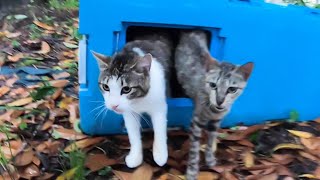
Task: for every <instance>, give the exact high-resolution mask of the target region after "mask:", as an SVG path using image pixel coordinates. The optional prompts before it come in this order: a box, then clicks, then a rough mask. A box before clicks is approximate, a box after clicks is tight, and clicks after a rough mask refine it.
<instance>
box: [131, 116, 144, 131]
mask: <svg viewBox="0 0 320 180" xmlns="http://www.w3.org/2000/svg"><path fill="white" fill-rule="evenodd" d="M130 114H131V115H132V116H133V118H134V119H135V120H136V121H137V123H138V124H139V126H140V129H141V130H142V126H141V123H140V120H139V119H138V118H137V117H136V116H135V113H133V112H130Z"/></svg>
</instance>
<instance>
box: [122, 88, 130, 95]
mask: <svg viewBox="0 0 320 180" xmlns="http://www.w3.org/2000/svg"><path fill="white" fill-rule="evenodd" d="M131 89H132V88H131V87H129V86H125V87H123V88H122V89H121V94H128V93H129V92H130V91H131Z"/></svg>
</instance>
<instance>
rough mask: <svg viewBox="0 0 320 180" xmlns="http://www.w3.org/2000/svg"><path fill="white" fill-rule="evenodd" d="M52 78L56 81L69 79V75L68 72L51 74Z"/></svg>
mask: <svg viewBox="0 0 320 180" xmlns="http://www.w3.org/2000/svg"><path fill="white" fill-rule="evenodd" d="M52 77H53V78H54V79H56V80H58V79H63V78H68V77H70V74H69V73H68V72H61V73H58V74H52Z"/></svg>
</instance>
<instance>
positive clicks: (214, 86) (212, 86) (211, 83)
mask: <svg viewBox="0 0 320 180" xmlns="http://www.w3.org/2000/svg"><path fill="white" fill-rule="evenodd" d="M209 86H210V87H211V88H212V89H217V84H216V83H213V82H210V83H209Z"/></svg>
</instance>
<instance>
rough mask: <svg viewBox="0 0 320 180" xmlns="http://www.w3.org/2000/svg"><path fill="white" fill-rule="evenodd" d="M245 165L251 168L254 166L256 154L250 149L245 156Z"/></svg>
mask: <svg viewBox="0 0 320 180" xmlns="http://www.w3.org/2000/svg"><path fill="white" fill-rule="evenodd" d="M243 161H244V166H245V167H247V168H250V167H252V166H254V156H253V154H252V153H251V152H250V151H246V152H245V154H244V157H243Z"/></svg>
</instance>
